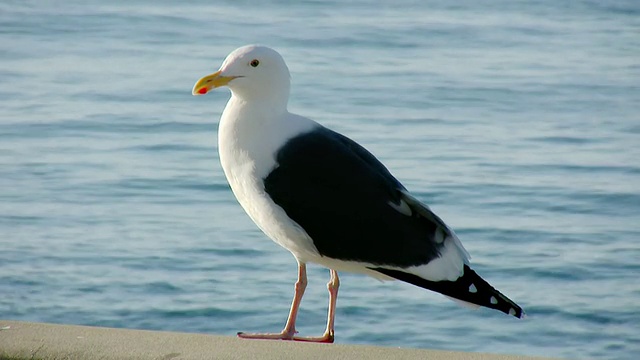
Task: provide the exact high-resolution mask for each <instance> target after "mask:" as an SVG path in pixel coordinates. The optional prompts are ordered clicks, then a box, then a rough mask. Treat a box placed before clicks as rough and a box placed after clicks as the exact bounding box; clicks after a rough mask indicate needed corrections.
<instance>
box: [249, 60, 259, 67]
mask: <svg viewBox="0 0 640 360" xmlns="http://www.w3.org/2000/svg"><path fill="white" fill-rule="evenodd" d="M249 65H251V66H253V67H258V65H260V61H258V59H253V60H251V62H250V63H249Z"/></svg>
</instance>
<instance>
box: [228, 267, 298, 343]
mask: <svg viewBox="0 0 640 360" xmlns="http://www.w3.org/2000/svg"><path fill="white" fill-rule="evenodd" d="M306 288H307V265H306V264H305V263H303V262H299V261H298V281H296V285H295V290H294V293H293V301H292V302H291V309H290V310H289V317H288V318H287V324H286V325H285V326H284V329H283V330H282V331H281V332H279V333H251V334H247V333H243V332H239V333H238V337H241V338H243V339H273V340H293V339H294V336H293V335H295V333H296V318H297V317H298V309H299V308H300V301H302V295H304V290H305V289H306Z"/></svg>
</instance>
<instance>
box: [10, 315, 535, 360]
mask: <svg viewBox="0 0 640 360" xmlns="http://www.w3.org/2000/svg"><path fill="white" fill-rule="evenodd" d="M22 359H41V360H62V359H65V360H66V359H69V360H75V359H82V360H93V359H102V360H111V359H113V360H116V359H117V360H123V359H142V360H146V359H149V360H151V359H153V360H174V359H175V360H178V359H181V360H187V359H194V360H196V359H197V360H201V359H366V360H376V359H385V360H386V359H430V360H460V359H469V360H534V359H540V358H532V357H525V356H509V355H492V354H478V353H463V352H450V351H435V350H423V349H401V348H389V347H377V346H361V345H339V344H338V345H336V344H309V343H300V342H292V341H262V340H242V339H238V338H236V337H231V336H216V335H204V334H187V333H172V332H161V331H146V330H127V329H112V328H100V327H90V326H77V325H56V324H43V323H30V322H20V321H8V320H7V321H5V320H0V360H22Z"/></svg>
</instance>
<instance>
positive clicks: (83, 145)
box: [0, 0, 640, 359]
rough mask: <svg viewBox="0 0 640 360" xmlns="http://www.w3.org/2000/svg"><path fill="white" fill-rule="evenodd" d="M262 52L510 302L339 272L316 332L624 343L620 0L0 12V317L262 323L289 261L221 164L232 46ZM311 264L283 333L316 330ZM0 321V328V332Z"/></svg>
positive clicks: (591, 348)
mask: <svg viewBox="0 0 640 360" xmlns="http://www.w3.org/2000/svg"><path fill="white" fill-rule="evenodd" d="M248 43H262V44H267V45H270V46H272V47H274V48H276V49H278V50H279V51H280V52H281V53H282V54H283V55H284V57H285V59H286V60H287V62H288V64H289V67H290V69H291V72H292V97H291V101H290V109H291V110H292V111H294V112H297V113H300V114H303V115H306V116H309V117H311V118H313V119H315V120H317V121H319V122H321V123H323V124H325V125H327V126H329V127H331V128H333V129H335V130H338V131H340V132H342V133H344V134H346V135H348V136H350V137H351V138H353V139H355V140H356V141H358V142H360V143H361V144H363V145H364V146H366V147H367V148H368V149H369V150H371V151H372V152H373V153H374V154H376V155H377V156H378V157H379V158H380V159H381V160H382V161H383V162H384V163H385V164H386V165H387V166H388V167H389V169H390V170H391V171H392V173H394V174H395V175H396V177H398V178H399V179H400V180H401V181H402V182H403V183H404V184H405V186H406V187H407V188H409V189H410V190H411V191H412V192H413V193H414V194H416V196H417V197H419V198H420V199H422V200H423V201H425V202H426V203H427V204H429V205H430V206H431V207H432V209H433V210H434V211H436V213H438V214H439V215H440V216H441V217H442V218H443V219H444V220H445V221H446V222H447V223H448V224H449V225H450V226H451V227H453V228H454V229H455V230H456V231H457V232H458V234H459V236H460V238H461V240H462V242H463V243H464V244H465V246H466V248H467V250H469V252H470V253H471V255H472V264H473V266H474V268H475V269H476V270H477V271H478V272H479V273H480V274H481V275H482V276H483V277H485V278H486V279H487V280H488V281H489V282H490V283H492V284H493V285H494V286H496V287H497V288H498V289H500V290H501V291H502V292H504V293H505V294H506V295H508V296H509V297H511V298H512V299H514V300H515V301H517V302H518V303H519V304H520V305H522V306H523V307H524V308H525V309H526V310H527V312H528V315H529V317H528V318H527V319H525V320H518V319H515V318H512V317H508V316H504V315H503V314H500V313H498V312H494V311H491V310H486V309H483V310H478V311H473V310H469V309H466V308H463V307H459V306H458V305H457V304H455V303H453V302H450V301H449V300H447V299H445V298H444V297H442V296H440V295H438V294H434V293H430V292H427V291H424V290H422V289H419V288H415V287H412V286H410V285H407V284H403V283H398V282H388V283H381V282H378V281H377V280H374V279H370V278H366V277H363V276H359V275H350V274H343V276H342V278H341V279H342V287H341V289H340V297H339V299H338V310H337V320H336V321H337V323H336V341H337V342H338V343H345V344H376V345H384V346H400V347H419V348H435V349H447V350H462V351H480V352H495V353H510V354H524V355H539V356H553V357H563V358H569V359H587V358H588V359H636V357H637V356H638V354H639V353H640V280H639V276H640V243H639V239H640V3H639V2H637V1H633V0H629V1H617V0H612V1H605V0H600V1H596V0H590V1H586V0H585V1H551V0H544V1H536V2H530V1H506V0H504V1H502V0H493V1H483V2H475V1H456V2H450V1H435V0H433V1H397V2H385V1H373V2H365V1H352V2H340V1H297V2H293V1H291V2H290V1H270V2H266V3H263V4H260V5H257V4H254V3H252V2H246V1H204V0H198V1H151V0H134V1H130V0H128V1H110V2H107V1H91V0H90V1H66V2H54V1H50V2H48V1H36V0H20V1H18V0H5V1H3V2H1V3H0V50H1V51H0V319H15V320H29V321H44V322H54V323H70V324H86V325H98V326H113V327H124V328H139V329H157V330H171V331H185V332H202V333H213V334H226V335H233V334H235V333H236V332H237V331H279V330H280V329H281V328H282V326H283V325H284V321H285V317H286V315H287V311H288V308H289V304H290V301H291V296H292V291H293V283H294V281H295V276H296V264H295V261H294V259H293V257H292V256H291V255H290V254H289V253H288V252H287V251H286V250H284V249H282V248H279V247H278V246H277V245H275V244H274V243H273V242H271V241H270V240H269V239H267V238H266V237H265V236H264V235H263V234H262V233H261V232H260V231H259V230H258V229H257V228H256V226H255V225H254V224H253V223H252V222H251V221H250V219H249V218H248V217H247V216H246V215H245V214H244V213H243V211H242V209H241V208H240V206H239V205H238V204H237V203H236V201H235V199H234V197H233V195H232V194H231V192H230V189H229V187H228V185H227V183H226V181H225V179H224V176H223V174H222V170H221V168H220V164H219V161H218V158H217V143H216V136H217V124H218V119H219V116H220V113H221V112H222V109H223V107H224V104H225V102H226V101H227V99H228V96H229V95H228V91H227V90H224V89H222V90H219V91H216V92H213V93H211V94H209V95H208V96H206V97H197V98H196V97H193V96H191V94H190V92H191V87H192V86H193V84H194V82H195V81H196V80H197V79H198V78H200V77H201V76H202V75H205V74H208V73H211V72H213V71H215V70H216V69H217V68H218V66H219V65H220V63H221V62H222V60H223V59H224V57H225V56H226V55H227V54H228V53H229V52H230V51H232V50H233V49H235V48H237V47H239V46H241V45H245V44H248ZM327 280H328V271H327V270H325V269H322V268H320V267H315V266H311V268H310V278H309V281H310V285H309V287H308V290H307V294H306V295H305V298H304V300H303V303H302V310H301V313H300V316H299V326H298V330H299V331H300V333H301V334H309V335H315V334H320V333H321V332H322V331H323V329H324V326H325V316H326V307H327V294H326V288H325V283H326V281H327ZM0 336H1V333H0Z"/></svg>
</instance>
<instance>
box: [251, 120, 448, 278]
mask: <svg viewBox="0 0 640 360" xmlns="http://www.w3.org/2000/svg"><path fill="white" fill-rule="evenodd" d="M276 160H277V164H278V165H277V167H276V168H275V169H274V170H273V171H272V172H271V173H270V174H269V175H268V176H267V177H266V178H265V179H264V184H265V191H266V192H267V194H269V196H270V197H271V198H272V199H273V201H274V202H275V203H276V204H278V205H279V206H281V207H282V208H283V209H284V210H285V212H286V213H287V215H288V216H289V217H290V218H291V219H292V220H293V221H295V222H296V223H297V224H299V225H300V226H301V227H302V228H303V229H304V230H305V231H306V232H307V233H308V234H309V236H311V238H312V239H313V242H314V244H315V246H316V248H317V249H318V251H319V252H320V254H321V255H322V256H327V257H330V258H335V259H340V260H355V261H363V262H368V263H372V264H376V265H389V266H400V267H406V266H413V265H422V264H426V263H428V262H429V261H431V260H432V259H434V258H437V257H439V256H440V253H439V250H440V248H441V247H442V241H441V240H442V239H440V241H437V239H436V237H437V236H438V235H437V233H438V232H439V231H440V232H444V233H445V234H449V230H448V229H447V228H446V225H444V224H443V223H442V221H441V220H440V219H439V218H438V217H437V216H436V215H435V214H433V213H432V212H431V211H430V210H429V209H428V208H427V207H426V206H423V205H422V204H420V203H418V202H416V201H415V200H414V199H413V200H412V199H407V200H409V201H406V202H405V204H407V205H408V207H409V208H411V211H399V210H398V209H396V208H394V207H392V206H391V205H390V204H391V203H393V204H396V205H399V204H401V201H402V199H403V198H404V195H403V193H404V192H405V191H406V190H405V188H404V187H403V186H402V184H400V182H399V181H398V180H396V179H395V178H394V177H393V176H392V175H391V174H390V173H389V171H388V170H387V169H386V168H385V167H384V165H382V164H381V163H380V162H379V161H378V160H377V159H376V158H375V157H374V156H373V155H372V154H371V153H369V152H368V151H367V150H366V149H364V148H363V147H361V146H360V145H358V144H357V143H355V142H354V141H352V140H350V139H349V138H347V137H345V136H343V135H340V134H338V133H336V132H334V131H331V130H329V129H327V128H324V127H318V128H317V129H315V130H313V131H311V132H308V133H304V134H302V135H299V136H297V137H295V138H292V139H290V140H289V141H288V142H287V143H286V144H285V146H284V147H283V148H281V150H280V151H279V152H278V153H277V154H276ZM409 213H410V214H409ZM438 230H439V231H438ZM441 235H442V234H441Z"/></svg>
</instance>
